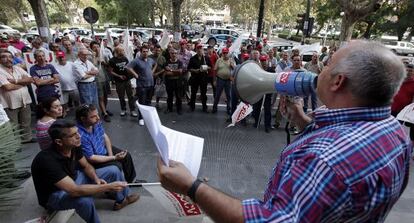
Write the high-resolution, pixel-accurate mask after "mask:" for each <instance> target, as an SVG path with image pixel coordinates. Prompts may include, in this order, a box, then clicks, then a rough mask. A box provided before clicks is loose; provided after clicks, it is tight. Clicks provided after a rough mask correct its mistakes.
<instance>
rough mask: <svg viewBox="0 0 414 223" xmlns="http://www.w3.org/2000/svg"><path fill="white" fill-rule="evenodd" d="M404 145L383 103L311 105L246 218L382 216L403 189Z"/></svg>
mask: <svg viewBox="0 0 414 223" xmlns="http://www.w3.org/2000/svg"><path fill="white" fill-rule="evenodd" d="M411 152H412V145H411V144H410V140H409V138H408V137H407V135H406V134H405V132H404V130H403V129H402V127H401V126H400V124H399V123H398V121H397V120H396V119H394V118H393V117H392V116H390V108H389V107H378V108H347V109H335V110H327V109H325V110H317V111H316V112H315V119H314V122H313V123H312V124H310V125H308V127H307V128H306V129H305V131H304V132H303V134H302V135H300V136H299V137H298V138H297V139H296V140H295V141H294V142H293V143H292V144H290V145H289V146H287V147H286V148H285V149H284V150H283V152H282V154H281V156H280V158H279V161H278V163H277V165H276V166H275V168H274V169H273V173H272V175H271V177H270V180H269V183H268V186H267V189H266V191H265V195H264V201H260V200H256V199H248V200H244V201H243V202H242V204H243V214H244V219H245V221H246V222H383V221H384V220H385V217H386V216H387V214H388V213H389V211H390V210H391V208H392V206H393V205H394V204H395V202H396V201H397V199H398V198H399V197H400V195H401V194H402V192H403V191H404V189H405V187H406V185H407V182H408V169H409V162H410V157H411Z"/></svg>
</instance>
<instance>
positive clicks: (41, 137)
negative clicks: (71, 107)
mask: <svg viewBox="0 0 414 223" xmlns="http://www.w3.org/2000/svg"><path fill="white" fill-rule="evenodd" d="M62 111H63V109H62V105H61V104H60V101H59V99H57V98H55V97H50V98H47V99H45V100H43V101H42V103H40V104H39V105H38V109H37V119H38V121H37V123H36V138H37V141H38V142H39V147H40V149H41V150H44V149H47V148H49V146H50V145H51V144H52V141H51V139H50V137H49V134H48V132H47V130H49V127H50V126H51V125H52V124H53V122H55V121H56V119H57V118H59V117H61V116H62Z"/></svg>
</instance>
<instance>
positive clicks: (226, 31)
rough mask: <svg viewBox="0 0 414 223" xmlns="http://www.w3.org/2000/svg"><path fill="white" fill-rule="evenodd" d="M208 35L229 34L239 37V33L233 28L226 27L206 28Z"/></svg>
mask: <svg viewBox="0 0 414 223" xmlns="http://www.w3.org/2000/svg"><path fill="white" fill-rule="evenodd" d="M208 34H209V35H218V34H225V35H231V36H234V37H236V38H237V37H239V35H240V33H239V32H237V31H236V30H233V29H226V28H210V29H209V30H208Z"/></svg>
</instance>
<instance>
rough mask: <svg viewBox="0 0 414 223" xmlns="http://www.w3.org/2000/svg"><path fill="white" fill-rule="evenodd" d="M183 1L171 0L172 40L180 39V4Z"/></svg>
mask: <svg viewBox="0 0 414 223" xmlns="http://www.w3.org/2000/svg"><path fill="white" fill-rule="evenodd" d="M182 3H183V0H172V13H173V30H174V32H175V33H174V40H175V41H178V40H179V39H180V38H181V4H182Z"/></svg>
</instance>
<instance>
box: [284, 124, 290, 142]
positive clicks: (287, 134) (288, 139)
mask: <svg viewBox="0 0 414 223" xmlns="http://www.w3.org/2000/svg"><path fill="white" fill-rule="evenodd" d="M289 125H290V122H289V121H287V122H286V126H285V132H286V146H288V145H289V144H290V132H289Z"/></svg>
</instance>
